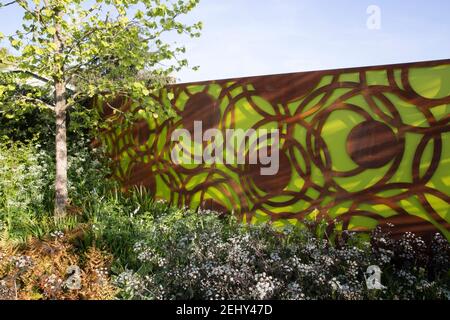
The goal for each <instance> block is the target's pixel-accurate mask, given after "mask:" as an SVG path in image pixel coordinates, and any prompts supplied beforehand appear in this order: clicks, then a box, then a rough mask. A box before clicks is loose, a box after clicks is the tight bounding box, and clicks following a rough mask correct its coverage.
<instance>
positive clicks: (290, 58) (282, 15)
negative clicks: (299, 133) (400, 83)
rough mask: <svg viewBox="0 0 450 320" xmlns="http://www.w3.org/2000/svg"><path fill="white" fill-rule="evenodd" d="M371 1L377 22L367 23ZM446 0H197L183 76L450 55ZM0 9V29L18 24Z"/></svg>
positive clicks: (197, 77)
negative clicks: (197, 33)
mask: <svg viewBox="0 0 450 320" xmlns="http://www.w3.org/2000/svg"><path fill="white" fill-rule="evenodd" d="M369 5H377V6H378V7H379V8H380V9H381V29H380V30H369V29H368V28H367V26H366V21H367V19H368V17H369V15H368V14H367V13H366V9H367V7H368V6H369ZM449 12H450V1H443V0H428V1H423V0H408V1H406V0H371V1H365V0H340V1H330V0H328V1H325V0H202V1H201V3H200V5H199V6H198V7H197V8H196V9H195V10H194V11H193V12H191V14H190V15H189V17H187V18H185V19H184V20H185V21H187V22H189V21H197V20H200V21H203V23H204V30H203V32H202V37H201V38H199V39H192V40H190V39H182V41H179V42H181V43H184V44H185V45H186V47H187V54H186V57H187V58H188V60H189V61H190V64H191V65H199V66H200V70H199V71H191V70H183V71H181V72H179V73H178V74H177V75H176V76H177V78H178V80H179V81H181V82H190V81H197V80H207V79H221V78H230V77H240V76H250V75H261V74H272V73H285V72H296V71H305V70H319V69H332V68H341V67H354V66H364V65H377V64H389V63H399V62H409V61H421V60H435V59H446V58H450V19H449V18H448V13H449ZM19 20H20V17H19V16H18V15H17V13H16V12H15V10H14V9H12V8H11V9H8V10H7V11H5V10H4V9H3V12H2V10H0V25H1V28H0V31H2V32H3V33H5V34H8V33H10V32H9V31H12V30H13V29H14V28H15V27H17V26H18V25H19Z"/></svg>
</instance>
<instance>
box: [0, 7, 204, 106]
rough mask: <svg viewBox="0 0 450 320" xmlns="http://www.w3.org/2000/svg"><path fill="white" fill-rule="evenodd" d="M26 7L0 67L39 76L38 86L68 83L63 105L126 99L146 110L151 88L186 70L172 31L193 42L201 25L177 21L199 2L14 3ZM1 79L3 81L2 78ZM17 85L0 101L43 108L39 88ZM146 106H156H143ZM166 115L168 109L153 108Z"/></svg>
mask: <svg viewBox="0 0 450 320" xmlns="http://www.w3.org/2000/svg"><path fill="white" fill-rule="evenodd" d="M16 3H17V5H19V6H20V7H21V8H22V9H23V17H22V21H23V24H22V28H21V29H20V30H17V31H16V32H15V33H14V34H12V35H8V36H6V37H7V38H8V40H9V41H10V44H11V46H12V47H13V48H14V49H15V50H16V51H17V52H18V55H15V56H14V55H11V54H8V53H7V52H2V53H1V54H0V64H1V65H4V66H7V67H9V68H13V69H14V70H15V71H16V72H17V74H18V76H20V77H21V78H23V80H24V81H28V82H29V81H30V79H32V78H33V77H34V78H39V79H40V80H41V81H42V82H43V83H42V84H41V85H42V86H47V85H50V86H53V85H54V84H55V83H56V82H62V83H64V84H65V85H66V98H67V105H68V106H73V105H75V104H79V103H80V102H82V101H85V100H86V99H87V98H92V97H94V96H96V95H102V96H107V97H113V96H116V95H117V94H119V93H121V94H125V95H128V96H131V97H133V98H134V99H136V100H139V101H140V102H141V103H142V104H143V105H144V106H145V105H146V104H147V105H148V104H151V103H152V102H151V100H150V99H145V98H146V97H148V96H149V95H150V93H151V90H157V89H159V88H161V86H163V85H165V84H166V83H167V81H170V78H169V76H170V74H171V73H172V72H173V71H176V70H180V69H181V68H183V67H186V66H187V65H188V63H187V61H186V59H184V58H182V57H180V55H182V54H183V53H184V52H185V48H184V47H183V46H179V45H177V44H176V43H175V42H169V41H167V39H170V38H171V37H172V36H171V34H175V35H186V36H188V37H198V36H199V35H200V33H199V31H200V29H201V27H202V25H201V23H200V22H199V23H194V24H192V25H187V24H185V23H183V22H180V21H181V20H182V19H181V17H182V16H183V15H186V14H187V13H189V12H190V11H191V10H192V9H193V8H194V7H195V6H196V5H197V3H198V0H180V1H176V2H172V1H161V0H139V1H137V0H114V1H111V0H104V1H96V2H95V3H92V2H90V1H81V0H77V1H68V0H50V1H26V0H18V1H16ZM4 82H5V81H4ZM17 84H18V80H17V75H16V79H15V80H14V81H8V82H7V84H5V85H1V86H0V101H2V100H3V101H13V100H12V99H11V98H12V96H15V97H16V99H15V100H17V97H20V99H19V100H18V101H22V102H23V103H28V105H29V106H33V107H35V106H36V105H38V104H42V105H45V104H46V103H47V102H46V101H45V99H42V98H43V94H42V92H39V91H40V90H39V89H35V90H34V91H33V90H29V91H27V92H26V93H24V92H21V91H20V90H19V92H18V90H17V88H16V87H17ZM148 107H155V106H154V105H148ZM157 110H158V111H154V112H161V113H164V111H165V110H163V109H162V108H161V106H160V107H159V108H157Z"/></svg>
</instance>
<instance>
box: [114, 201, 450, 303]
mask: <svg viewBox="0 0 450 320" xmlns="http://www.w3.org/2000/svg"><path fill="white" fill-rule="evenodd" d="M135 222H136V224H139V225H140V227H139V228H138V229H140V236H139V238H140V240H138V241H136V242H135V243H134V247H133V255H134V259H136V261H138V263H137V264H136V267H135V268H132V269H125V270H123V272H121V273H120V274H119V275H118V276H116V277H115V279H114V280H115V283H116V285H117V286H118V287H119V288H121V291H120V293H119V297H121V298H126V299H432V298H433V299H435V298H437V299H449V298H450V291H449V290H450V288H449V275H448V270H449V257H450V252H449V250H450V247H449V244H448V242H447V241H446V240H445V239H444V238H443V237H442V236H440V235H438V234H437V235H436V236H435V238H434V240H433V243H432V244H431V245H430V246H427V245H426V244H425V243H424V242H423V241H422V240H420V239H419V238H417V237H414V236H413V235H412V234H405V236H404V237H403V238H401V239H399V240H392V239H389V238H386V237H385V236H383V234H382V233H381V232H380V230H377V231H376V232H374V234H373V236H372V239H373V242H372V244H370V243H368V242H360V241H358V240H357V237H355V236H354V235H352V234H349V235H348V239H347V241H345V242H343V243H336V244H331V243H330V242H329V241H328V240H324V239H320V238H317V237H316V236H315V233H314V232H311V231H309V230H307V229H305V230H298V229H294V228H291V229H285V230H284V231H283V233H279V232H278V231H275V230H274V229H273V228H272V227H271V226H270V225H260V226H247V225H246V226H243V225H240V224H239V223H237V222H236V221H235V220H233V219H232V218H230V219H226V220H223V219H221V218H219V217H218V216H217V215H216V214H214V213H211V212H207V211H202V212H200V213H199V214H195V213H191V212H189V211H187V210H175V211H172V212H169V213H167V214H165V215H161V216H158V217H153V216H147V215H145V214H144V215H141V216H136V217H135ZM143 226H144V227H143ZM144 230H145V231H146V232H145V231H144ZM138 233H139V232H138ZM381 244H384V245H383V246H382V245H381ZM425 250H430V252H429V253H427V254H426V252H427V251H425ZM371 265H377V266H379V267H380V268H381V271H382V272H383V273H382V277H381V283H382V284H383V285H384V286H385V289H383V290H370V289H368V288H367V285H366V278H367V277H368V276H369V275H366V274H365V273H366V271H367V268H368V267H369V266H371Z"/></svg>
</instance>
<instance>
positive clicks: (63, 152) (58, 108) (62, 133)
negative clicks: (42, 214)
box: [53, 10, 69, 218]
mask: <svg viewBox="0 0 450 320" xmlns="http://www.w3.org/2000/svg"><path fill="white" fill-rule="evenodd" d="M57 16H58V18H57V19H55V30H56V31H55V34H54V36H53V42H54V44H55V47H56V54H55V76H54V81H55V116H56V179H55V217H56V218H61V217H64V216H65V215H66V206H67V203H68V201H69V195H68V190H67V184H68V183H67V128H66V112H67V101H66V81H65V77H64V65H63V63H62V62H61V61H62V53H63V49H64V47H63V43H62V40H61V39H62V37H61V20H62V17H63V11H61V10H58V11H57Z"/></svg>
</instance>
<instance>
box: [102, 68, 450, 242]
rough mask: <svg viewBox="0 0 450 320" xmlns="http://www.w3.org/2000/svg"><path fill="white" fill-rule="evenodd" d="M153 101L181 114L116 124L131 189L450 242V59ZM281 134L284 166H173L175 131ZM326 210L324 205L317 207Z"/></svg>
mask: <svg viewBox="0 0 450 320" xmlns="http://www.w3.org/2000/svg"><path fill="white" fill-rule="evenodd" d="M152 99H154V100H155V101H157V102H158V103H160V104H164V105H166V106H170V107H171V108H173V110H174V111H175V113H176V116H175V117H173V118H170V119H164V120H160V119H155V118H154V117H153V116H152V115H151V114H146V113H145V112H143V111H139V110H141V108H140V106H139V105H138V104H136V103H132V102H131V101H129V100H127V99H124V98H117V99H115V100H114V101H112V102H111V105H113V106H114V107H115V108H119V109H122V110H124V111H126V112H128V113H135V114H136V116H137V117H138V118H139V120H137V121H135V122H133V123H131V124H127V122H125V121H123V116H122V115H121V114H120V113H114V114H113V112H112V109H110V108H109V107H105V106H103V108H104V112H105V116H106V117H110V120H112V123H113V125H112V127H111V129H110V130H105V131H103V133H102V134H101V137H100V138H101V139H100V140H101V141H102V143H103V144H104V145H105V146H106V148H107V152H108V153H109V155H110V156H111V157H112V159H113V171H114V176H115V178H117V179H118V180H119V181H120V182H121V183H122V184H123V186H124V187H125V188H128V187H130V186H133V185H142V186H145V187H146V188H148V189H149V190H150V191H151V192H152V193H153V195H154V196H155V197H156V198H162V199H165V200H167V201H169V202H170V203H172V204H175V205H178V206H188V207H191V208H198V207H199V206H202V207H204V208H209V209H215V210H219V211H223V212H233V214H235V215H237V216H239V217H240V218H242V219H243V221H246V222H252V223H257V222H263V221H268V220H272V221H273V222H274V224H276V225H284V224H297V223H301V220H302V218H305V217H307V216H309V215H311V214H314V215H317V214H318V215H319V217H321V218H325V219H327V220H329V221H338V222H339V223H338V226H340V227H341V228H343V229H350V230H370V229H372V228H374V227H375V226H376V225H378V224H380V225H391V224H393V225H395V227H394V229H393V230H394V234H400V233H403V232H405V231H411V232H416V233H419V234H428V235H430V234H432V233H434V232H437V231H440V232H442V233H443V234H444V235H445V236H446V237H447V239H449V240H450V231H449V230H450V224H449V223H450V206H449V203H450V197H449V194H450V139H449V138H450V137H449V135H450V133H449V128H450V126H449V119H450V60H441V61H431V62H420V63H410V64H398V65H386V66H376V67H364V68H351V69H341V70H330V71H318V72H302V73H292V74H281V75H268V76H258V77H248V78H237V79H227V80H216V81H208V82H197V83H188V84H179V85H173V86H169V87H167V88H165V89H164V90H162V91H161V92H160V93H159V94H158V96H152ZM195 120H197V121H202V122H203V130H204V131H205V130H207V129H209V128H217V129H219V130H221V131H223V134H224V136H225V130H226V129H238V128H241V129H244V130H246V129H249V128H254V129H256V130H257V129H261V128H265V129H276V128H278V129H279V130H280V135H281V138H280V156H279V159H280V160H279V161H280V169H279V172H278V173H277V174H276V175H275V176H262V175H261V174H260V171H259V169H260V168H259V167H258V166H257V165H248V164H240V165H238V164H235V165H233V164H212V165H207V164H204V163H203V164H195V165H194V164H191V165H175V164H174V163H173V162H172V161H171V157H170V152H171V150H172V148H173V146H174V144H175V143H174V142H171V141H170V140H171V139H170V138H171V134H172V132H173V130H175V129H177V128H185V129H187V130H189V131H190V132H192V130H193V122H194V121H195ZM315 209H316V210H315Z"/></svg>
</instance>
